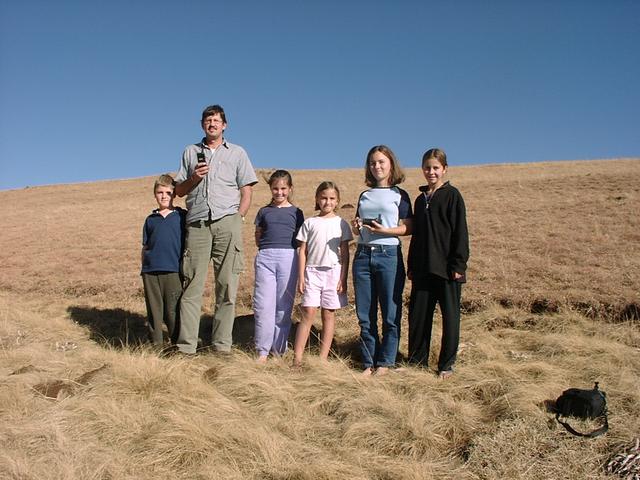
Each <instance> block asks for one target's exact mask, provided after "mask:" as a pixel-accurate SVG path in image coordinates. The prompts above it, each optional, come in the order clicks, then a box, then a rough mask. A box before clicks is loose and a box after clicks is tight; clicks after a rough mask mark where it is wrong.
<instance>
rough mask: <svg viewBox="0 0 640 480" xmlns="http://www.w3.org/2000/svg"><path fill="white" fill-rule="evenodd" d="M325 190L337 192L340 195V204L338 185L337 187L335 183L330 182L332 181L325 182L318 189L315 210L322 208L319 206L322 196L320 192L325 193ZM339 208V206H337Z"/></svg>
mask: <svg viewBox="0 0 640 480" xmlns="http://www.w3.org/2000/svg"><path fill="white" fill-rule="evenodd" d="M325 190H335V191H336V194H337V195H338V204H339V203H340V189H339V188H338V185H336V184H335V183H334V182H332V181H330V180H325V181H324V182H322V183H321V184H320V185H318V188H316V196H315V199H316V208H315V210H320V207H319V206H318V195H320V192H324V191H325ZM336 208H337V205H336Z"/></svg>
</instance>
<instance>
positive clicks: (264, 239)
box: [254, 205, 304, 250]
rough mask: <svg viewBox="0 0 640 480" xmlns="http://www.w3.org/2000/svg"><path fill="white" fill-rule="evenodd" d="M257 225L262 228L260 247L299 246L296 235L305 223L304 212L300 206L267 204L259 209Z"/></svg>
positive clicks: (261, 248)
mask: <svg viewBox="0 0 640 480" xmlns="http://www.w3.org/2000/svg"><path fill="white" fill-rule="evenodd" d="M254 223H255V225H256V227H259V228H260V229H261V230H262V235H261V236H260V239H259V240H258V248H259V249H260V250H263V249H265V248H297V247H298V242H297V241H296V235H297V234H298V230H299V229H300V226H301V225H302V224H303V223H304V214H303V213H302V210H300V209H299V208H298V207H294V206H293V205H291V206H290V207H280V208H278V207H274V206H273V205H267V206H266V207H262V208H261V209H260V210H258V214H257V215H256V221H255V222H254Z"/></svg>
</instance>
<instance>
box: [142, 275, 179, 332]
mask: <svg viewBox="0 0 640 480" xmlns="http://www.w3.org/2000/svg"><path fill="white" fill-rule="evenodd" d="M142 284H143V285H144V299H145V303H146V304H147V323H148V326H149V339H150V340H151V341H152V342H153V343H154V344H155V345H162V344H163V343H164V340H163V328H162V326H163V324H164V325H166V326H167V336H168V339H169V341H170V342H171V343H174V342H175V341H176V337H177V330H176V323H177V322H178V318H179V305H178V302H179V301H180V295H181V294H182V282H181V281H180V274H179V273H178V272H175V273H174V272H168V273H143V274H142Z"/></svg>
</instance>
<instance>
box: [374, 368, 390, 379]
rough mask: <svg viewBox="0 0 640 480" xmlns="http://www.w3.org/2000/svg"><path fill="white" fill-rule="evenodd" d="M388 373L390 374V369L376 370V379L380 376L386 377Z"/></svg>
mask: <svg viewBox="0 0 640 480" xmlns="http://www.w3.org/2000/svg"><path fill="white" fill-rule="evenodd" d="M387 373H389V367H378V368H376V371H375V372H373V374H374V375H375V376H376V377H379V376H380V375H386V374H387Z"/></svg>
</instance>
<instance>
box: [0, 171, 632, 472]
mask: <svg viewBox="0 0 640 480" xmlns="http://www.w3.org/2000/svg"><path fill="white" fill-rule="evenodd" d="M407 173H408V181H407V182H406V183H405V184H404V188H405V189H406V190H407V191H408V192H409V193H410V195H411V196H412V198H413V197H415V192H416V191H417V185H419V184H420V183H421V178H422V177H421V175H420V173H419V172H418V171H417V170H410V171H408V172H407ZM293 175H294V182H295V184H296V190H295V200H296V202H295V203H297V204H298V205H299V206H300V207H301V208H303V209H304V211H305V214H307V215H311V214H312V213H313V192H314V190H315V187H316V186H317V184H318V183H319V182H320V181H322V180H325V179H332V180H335V181H337V182H338V184H339V185H340V187H341V189H342V200H343V203H351V204H355V203H356V201H357V197H358V194H359V192H360V191H361V190H362V188H363V186H362V172H361V171H360V170H342V171H331V170H329V171H297V172H293ZM450 177H451V180H452V182H453V183H454V184H455V185H457V186H458V187H459V188H460V190H461V191H462V192H463V195H464V196H465V200H466V202H467V208H468V219H469V225H470V230H471V235H472V236H471V248H472V260H471V263H470V272H469V279H470V281H469V284H468V285H467V286H466V287H465V290H464V293H463V296H464V298H465V307H466V313H465V315H463V320H462V322H463V326H462V338H461V341H462V344H461V350H460V355H459V362H458V367H459V368H458V370H457V373H456V375H455V376H454V377H453V378H452V379H451V380H448V381H446V382H442V381H439V380H438V379H437V378H436V377H435V375H434V374H433V372H430V371H426V370H422V369H416V368H407V369H406V370H405V371H403V372H401V373H394V374H389V375H387V376H385V377H381V378H371V379H363V378H361V377H359V376H358V371H357V369H355V368H354V367H357V353H356V350H357V348H356V347H357V343H356V339H357V333H358V332H357V322H356V320H355V316H354V313H353V310H352V309H351V308H347V309H345V310H344V311H341V312H340V314H339V316H338V329H337V332H336V342H335V352H336V355H335V356H334V357H333V358H332V359H331V361H330V362H329V363H328V364H321V363H319V362H318V361H317V359H316V358H315V357H314V356H313V355H310V356H308V365H307V368H306V369H305V370H304V371H302V372H293V371H291V370H290V369H289V367H288V365H289V364H290V362H291V359H290V358H289V356H286V357H285V358H284V359H282V360H276V361H271V362H269V364H268V365H267V366H266V367H260V366H258V365H256V364H255V362H254V360H253V357H252V353H251V350H250V348H246V347H243V345H246V344H247V343H248V342H249V337H250V332H251V328H252V326H251V317H250V302H251V290H252V278H253V275H252V266H251V263H252V262H251V260H252V258H253V255H254V254H255V247H254V246H253V244H252V242H253V240H252V238H253V236H252V234H251V233H252V228H253V227H252V225H251V224H250V223H249V222H248V224H247V226H246V227H245V228H246V231H245V237H244V238H245V249H246V252H247V253H246V258H247V267H248V268H247V274H246V275H244V276H243V278H242V282H243V283H242V294H241V296H240V302H239V309H238V315H239V318H238V320H237V327H238V328H237V330H236V334H237V339H238V341H239V344H240V346H241V347H242V348H237V349H234V353H233V355H232V356H231V357H230V358H226V359H223V358H218V357H215V356H212V355H209V354H203V355H200V356H198V357H196V358H193V359H184V358H179V357H170V358H160V357H158V355H157V354H155V353H154V351H153V350H152V349H151V348H149V347H148V346H141V345H139V343H138V342H139V340H140V339H141V338H142V337H143V335H144V326H143V322H144V300H143V296H142V288H141V282H140V278H139V275H138V268H139V265H138V262H139V245H140V235H141V227H142V223H143V220H144V217H145V216H146V215H147V213H148V211H149V210H150V209H152V208H153V206H154V201H153V197H152V195H151V185H152V182H153V179H152V178H143V179H135V180H124V181H113V182H97V183H89V184H78V185H66V186H51V187H37V188H29V189H24V190H19V191H18V190H16V191H4V192H0V201H3V202H4V204H6V205H12V207H11V208H6V209H5V215H4V218H5V222H4V231H3V234H2V236H1V237H0V259H1V260H2V265H3V270H2V275H1V276H0V419H1V423H0V478H11V479H43V478H56V479H58V478H68V479H75V478H82V479H112V478H119V479H123V478H132V479H133V478H136V479H147V478H148V479H152V478H154V479H157V478H180V479H194V478H195V479H214V478H230V479H235V478H237V479H247V478H249V479H252V478H253V479H307V478H308V479H318V478H319V479H335V478H355V479H398V478H399V479H426V478H456V479H458V478H463V479H464V478H468V479H478V478H481V479H494V478H495V479H498V478H526V479H547V478H610V477H606V476H605V473H604V470H603V468H602V467H603V465H604V464H605V463H606V461H607V460H608V459H609V458H611V457H612V456H613V455H614V454H615V453H617V452H618V451H620V448H622V446H626V445H628V444H629V443H630V442H632V441H633V439H634V438H636V437H638V435H639V434H640V407H639V405H640V387H639V385H640V373H639V372H640V328H639V323H638V316H639V315H638V305H640V298H639V292H640V278H639V275H640V273H639V272H640V253H639V252H638V245H639V244H640V242H639V241H638V240H639V236H640V234H639V233H638V232H639V227H640V225H639V223H640V221H639V220H638V218H639V217H638V215H637V212H638V210H639V209H640V208H639V207H640V195H639V190H640V161H638V160H616V161H592V162H558V163H541V164H528V165H501V166H474V167H459V168H455V167H454V168H452V169H451V171H450ZM268 199H269V191H268V188H267V186H266V184H265V183H264V182H262V183H261V184H260V185H259V186H258V187H256V189H255V197H254V202H253V206H252V210H251V212H250V213H249V218H252V217H253V215H255V212H256V211H257V209H258V208H259V206H260V205H262V204H265V203H266V202H267V201H268ZM352 212H353V211H352V210H349V209H345V210H343V211H342V213H343V215H344V216H345V217H347V218H349V217H350V216H351V215H352ZM407 293H408V291H407ZM208 296H209V297H210V296H211V292H210V289H209V292H208ZM209 314H210V300H209V301H207V302H205V317H204V322H203V323H204V324H205V326H206V324H207V322H210V316H209ZM405 322H406V319H405ZM405 331H406V328H405ZM438 338H439V332H438V331H436V332H434V343H435V345H434V349H433V350H435V351H434V352H433V354H434V355H435V354H437V350H438V348H437V339H438ZM205 342H206V338H205ZM404 352H406V338H405V339H403V342H402V345H401V353H404ZM596 380H597V381H599V382H600V384H601V387H602V388H603V389H604V390H606V392H607V394H608V396H609V408H610V411H611V415H610V425H611V430H610V431H609V433H608V434H606V435H604V436H603V437H599V438H597V439H594V440H583V439H578V438H575V437H571V436H569V435H568V434H566V433H565V432H564V430H562V429H561V428H559V426H557V424H556V423H554V420H553V418H552V416H551V415H550V414H549V413H548V412H546V411H545V407H544V402H545V401H546V400H552V399H555V398H556V397H557V396H558V395H559V394H560V393H561V392H562V390H563V389H565V388H568V387H573V386H575V387H584V388H587V387H590V386H591V385H592V383H593V381H596ZM577 425H578V426H579V427H584V429H588V428H589V427H591V426H592V425H591V424H589V423H586V422H585V423H584V424H582V423H578V424H577Z"/></svg>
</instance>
